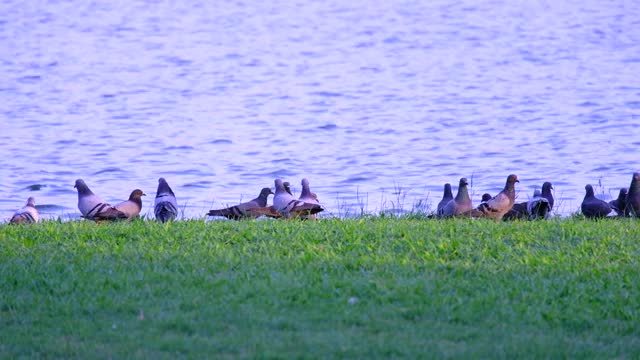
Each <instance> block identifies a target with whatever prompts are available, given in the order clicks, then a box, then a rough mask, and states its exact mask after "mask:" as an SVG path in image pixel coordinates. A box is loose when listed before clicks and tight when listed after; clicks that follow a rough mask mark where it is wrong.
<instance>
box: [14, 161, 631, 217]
mask: <svg viewBox="0 0 640 360" xmlns="http://www.w3.org/2000/svg"><path fill="white" fill-rule="evenodd" d="M517 182H520V181H519V180H518V177H517V176H516V175H513V174H512V175H509V176H508V177H507V182H506V184H505V186H504V189H502V191H500V192H499V193H498V194H497V195H496V196H491V195H490V194H484V195H483V196H482V202H481V203H480V205H478V206H477V207H473V205H472V202H471V198H470V197H469V192H468V190H467V185H468V182H467V179H466V178H461V179H460V183H459V186H458V192H457V194H456V196H455V198H454V197H453V193H452V190H451V185H450V184H445V185H444V195H443V197H442V200H441V201H440V202H439V203H438V206H437V210H436V213H435V215H434V217H436V218H439V219H445V218H452V217H475V218H481V217H484V218H490V219H494V220H514V219H528V220H535V219H547V218H549V217H550V216H551V211H552V210H553V204H554V199H553V194H552V193H551V190H552V189H553V186H552V185H551V183H550V182H545V183H544V184H542V191H540V190H535V192H534V194H533V198H531V200H529V201H527V202H521V203H516V202H515V199H516V191H515V183H517ZM74 187H75V188H76V189H77V190H78V209H79V210H80V212H81V213H82V217H83V218H85V219H88V220H93V221H96V222H98V221H117V220H128V219H132V218H135V217H138V216H139V215H140V211H141V210H142V196H145V193H144V192H143V191H142V190H140V189H135V190H133V191H132V192H131V195H130V196H129V199H128V200H126V201H123V202H121V203H119V204H116V205H115V206H112V205H110V204H108V203H106V202H104V201H103V200H102V199H101V198H100V197H99V196H97V195H96V194H94V193H93V192H92V191H91V189H89V187H88V186H87V184H86V183H85V182H84V180H82V179H78V180H76V183H75V186H74ZM275 189H276V191H275V193H274V192H272V191H271V189H270V188H268V187H265V188H263V189H262V190H261V191H260V195H259V196H258V197H257V198H255V199H253V200H251V201H247V202H244V203H241V204H238V205H235V206H231V207H228V208H224V209H217V210H211V211H209V212H208V213H207V215H209V216H223V217H226V218H228V219H233V220H240V219H247V218H257V217H259V216H267V217H272V218H285V219H289V218H301V219H314V218H315V214H317V213H319V212H321V211H324V208H323V207H322V206H321V205H320V202H319V201H318V197H317V195H316V194H314V193H312V192H311V190H310V188H309V180H307V179H302V192H301V194H300V197H299V198H297V199H296V198H294V197H293V195H292V193H291V188H290V184H289V183H288V182H284V181H282V180H281V179H276V180H275ZM585 190H586V194H585V197H584V199H583V200H582V204H581V207H580V208H581V210H582V214H584V216H585V217H587V218H603V217H606V216H608V215H609V214H610V213H611V212H612V211H615V212H616V213H617V215H618V216H619V217H640V172H636V173H634V174H633V177H632V179H631V185H630V186H629V188H628V189H627V188H622V189H620V193H619V195H618V198H617V199H615V200H612V201H610V202H606V201H604V200H601V199H598V198H597V197H596V196H595V193H594V191H593V187H592V186H591V185H587V186H585ZM272 194H273V195H274V197H273V205H268V204H267V199H268V197H269V195H272ZM154 214H155V217H156V220H158V221H161V222H167V221H170V220H174V219H176V217H177V216H178V203H177V201H176V196H175V194H174V193H173V191H172V190H171V187H169V184H168V183H167V181H166V180H165V179H164V178H160V179H158V191H157V194H156V198H155V203H154ZM38 219H39V214H38V210H37V209H36V207H35V199H34V198H33V197H30V198H29V199H28V200H27V204H26V205H25V206H24V207H23V208H21V209H19V210H18V211H16V212H15V214H14V215H13V217H12V218H11V220H10V223H12V224H18V223H36V222H38Z"/></svg>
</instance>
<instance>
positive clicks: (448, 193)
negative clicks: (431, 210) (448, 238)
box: [436, 183, 453, 217]
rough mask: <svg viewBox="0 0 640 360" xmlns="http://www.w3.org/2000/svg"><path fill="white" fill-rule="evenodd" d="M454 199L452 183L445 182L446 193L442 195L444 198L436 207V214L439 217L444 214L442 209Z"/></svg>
mask: <svg viewBox="0 0 640 360" xmlns="http://www.w3.org/2000/svg"><path fill="white" fill-rule="evenodd" d="M451 200H453V193H452V192H451V184H449V183H446V184H444V194H443V195H442V200H440V202H439V203H438V207H437V208H436V214H437V215H438V217H440V216H442V209H443V208H444V206H445V205H447V203H448V202H449V201H451Z"/></svg>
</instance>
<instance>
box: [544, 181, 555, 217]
mask: <svg viewBox="0 0 640 360" xmlns="http://www.w3.org/2000/svg"><path fill="white" fill-rule="evenodd" d="M552 189H553V185H551V183H550V182H548V181H545V182H544V184H542V197H543V198H545V199H547V201H549V212H551V210H553V203H554V200H553V194H552V193H551V190H552Z"/></svg>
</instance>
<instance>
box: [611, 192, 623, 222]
mask: <svg viewBox="0 0 640 360" xmlns="http://www.w3.org/2000/svg"><path fill="white" fill-rule="evenodd" d="M609 206H611V208H612V209H613V210H615V212H616V214H618V216H620V217H625V216H627V215H626V209H627V188H622V189H620V192H619V193H618V198H617V199H615V200H611V201H609Z"/></svg>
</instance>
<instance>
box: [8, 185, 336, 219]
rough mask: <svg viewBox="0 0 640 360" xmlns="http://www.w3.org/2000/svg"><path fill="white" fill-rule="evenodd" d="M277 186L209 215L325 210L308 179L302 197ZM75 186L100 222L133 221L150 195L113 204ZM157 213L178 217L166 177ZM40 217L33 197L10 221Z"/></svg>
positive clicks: (83, 209)
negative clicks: (274, 188) (271, 198)
mask: <svg viewBox="0 0 640 360" xmlns="http://www.w3.org/2000/svg"><path fill="white" fill-rule="evenodd" d="M275 186H276V192H275V193H273V192H272V191H271V189H270V188H267V187H266V188H263V189H262V191H260V195H259V196H258V197H257V198H255V199H253V200H251V201H247V202H244V203H241V204H238V205H235V206H231V207H228V208H224V209H218V210H211V211H209V212H208V213H207V215H209V216H224V217H226V218H228V219H234V220H240V219H245V218H257V217H259V216H268V217H272V218H303V219H313V218H315V214H317V213H319V212H321V211H323V210H324V208H323V207H322V206H321V205H320V203H319V201H318V197H317V196H316V194H314V193H312V192H311V190H310V188H309V180H307V179H302V193H301V194H300V197H299V198H298V199H296V198H294V197H293V195H292V194H291V188H290V184H289V183H288V182H283V181H282V180H280V179H276V180H275ZM74 187H75V188H76V189H77V190H78V209H79V210H80V213H81V214H82V217H83V218H84V219H87V220H93V221H96V222H101V221H118V220H129V219H133V218H135V217H138V216H139V215H140V211H142V197H143V196H145V195H146V194H145V193H144V192H143V191H142V190H140V189H135V190H133V191H132V192H131V195H130V196H129V199H128V200H126V201H123V202H121V203H118V204H116V205H111V204H108V203H106V202H104V201H103V200H102V199H101V198H100V197H99V196H98V195H96V194H94V193H93V191H91V189H89V186H87V184H86V183H85V182H84V180H82V179H78V180H76V183H75V186H74ZM271 194H274V198H273V205H271V206H267V198H268V196H269V195H271ZM154 214H155V217H156V220H158V221H161V222H167V221H170V220H175V219H176V217H177V216H178V202H177V201H176V196H175V194H174V193H173V190H171V187H170V186H169V184H168V183H167V181H166V180H165V179H164V178H160V179H158V191H157V193H156V199H155V203H154ZM39 217H40V216H39V214H38V210H37V209H36V207H35V199H34V198H33V197H30V198H29V199H28V200H27V204H26V205H25V206H24V207H23V208H21V209H20V210H18V211H16V212H15V213H14V214H13V217H12V218H11V220H10V223H12V224H19V223H29V224H30V223H36V222H38V219H39Z"/></svg>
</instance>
